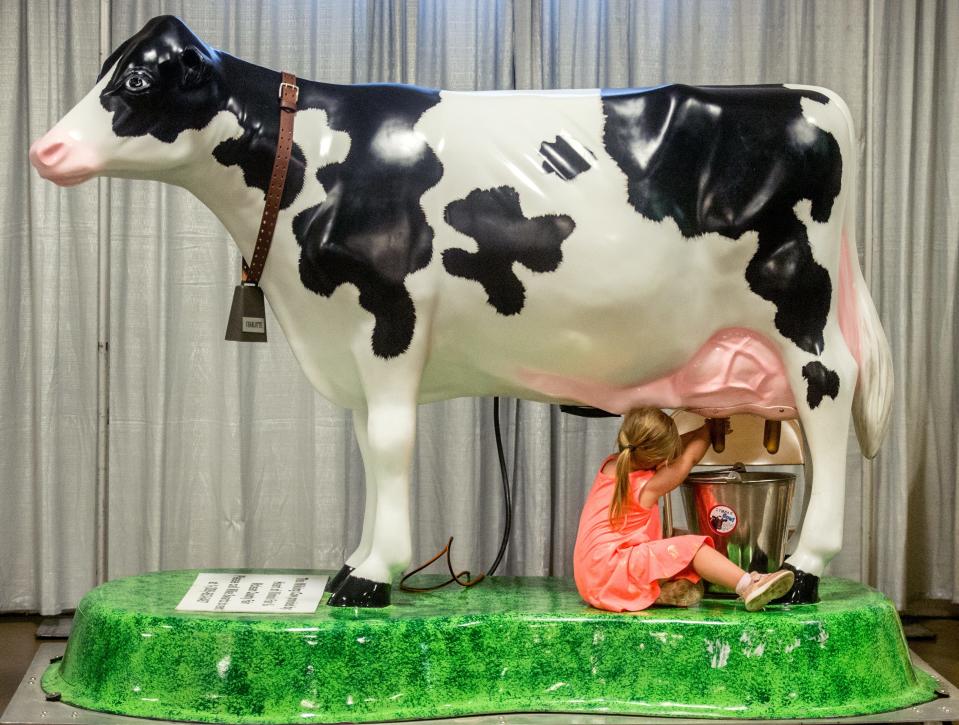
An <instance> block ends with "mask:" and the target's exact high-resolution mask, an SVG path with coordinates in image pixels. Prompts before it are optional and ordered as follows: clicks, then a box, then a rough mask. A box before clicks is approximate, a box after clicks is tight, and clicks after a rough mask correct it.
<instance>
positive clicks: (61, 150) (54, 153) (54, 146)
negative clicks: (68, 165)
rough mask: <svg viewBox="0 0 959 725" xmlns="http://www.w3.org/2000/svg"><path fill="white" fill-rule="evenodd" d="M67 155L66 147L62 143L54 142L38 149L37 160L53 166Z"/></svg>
mask: <svg viewBox="0 0 959 725" xmlns="http://www.w3.org/2000/svg"><path fill="white" fill-rule="evenodd" d="M65 153H66V147H65V145H64V144H63V142H62V141H54V142H53V143H51V144H48V145H46V146H43V147H41V148H39V149H37V158H38V159H39V160H40V161H41V162H43V163H44V164H46V165H47V166H52V165H53V164H55V163H57V162H58V161H59V160H60V159H62V158H63V156H64V154H65Z"/></svg>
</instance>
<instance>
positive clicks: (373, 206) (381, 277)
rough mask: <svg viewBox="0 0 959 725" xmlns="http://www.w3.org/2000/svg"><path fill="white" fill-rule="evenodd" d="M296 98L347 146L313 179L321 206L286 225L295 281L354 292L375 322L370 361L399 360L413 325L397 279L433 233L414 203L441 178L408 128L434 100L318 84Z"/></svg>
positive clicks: (409, 89) (404, 90) (399, 90)
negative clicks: (345, 137)
mask: <svg viewBox="0 0 959 725" xmlns="http://www.w3.org/2000/svg"><path fill="white" fill-rule="evenodd" d="M304 91H305V92H301V94H300V99H301V103H304V102H305V103H306V104H308V105H309V107H311V108H322V109H324V110H325V111H326V113H327V118H328V123H329V125H330V127H331V128H333V129H335V130H337V131H343V132H345V133H347V134H349V137H350V149H349V152H348V154H347V156H346V159H344V160H343V161H342V162H341V163H335V164H330V165H328V166H324V167H323V168H321V169H320V170H319V171H318V172H317V179H318V180H319V182H320V183H321V184H322V185H323V188H324V189H325V190H326V199H325V200H324V201H323V202H322V203H321V204H318V205H316V206H313V207H310V208H308V209H306V210H304V211H302V212H300V213H299V214H298V215H297V216H296V218H295V219H294V220H293V232H294V234H295V235H296V239H297V241H298V242H299V244H300V246H301V247H302V253H301V255H300V279H301V280H302V281H303V284H304V285H306V287H307V288H308V289H311V290H313V291H314V292H316V293H317V294H320V295H324V296H329V295H331V294H333V291H334V290H335V289H336V288H337V287H339V286H340V285H341V284H344V283H350V284H353V285H356V287H357V288H358V289H359V292H360V305H362V307H363V309H365V310H366V311H368V312H370V313H371V314H372V315H373V316H374V318H375V324H374V329H373V340H372V343H373V352H374V354H375V355H377V356H379V357H383V358H390V357H395V356H397V355H401V354H402V353H404V352H405V351H406V350H407V348H409V345H410V342H411V340H412V339H413V328H414V326H415V323H416V311H415V308H414V305H413V300H412V298H411V297H410V294H409V292H408V291H407V290H406V286H405V280H406V277H407V275H409V274H411V273H413V272H415V271H416V270H418V269H422V268H423V267H425V266H426V265H427V264H429V261H430V259H431V258H432V255H433V230H432V229H431V228H430V226H429V224H427V222H426V215H425V214H424V213H423V209H422V207H421V205H420V197H422V195H423V193H424V192H425V191H426V190H427V189H429V188H430V187H431V186H433V185H435V184H436V183H437V182H438V181H439V180H440V178H441V177H442V175H443V166H442V164H441V163H440V161H439V158H438V157H437V156H436V154H435V153H434V152H433V149H432V148H430V147H429V145H428V144H427V143H426V141H425V139H423V138H422V136H420V135H418V134H416V133H415V132H414V130H413V127H414V125H415V124H416V122H417V121H418V120H419V118H420V116H422V114H423V113H424V112H425V111H426V110H427V109H429V108H431V107H432V106H434V105H435V104H436V103H438V102H439V93H438V91H433V90H426V89H422V88H416V87H413V86H398V85H356V86H333V85H327V84H323V83H314V84H311V85H310V86H309V87H308V88H306V89H304Z"/></svg>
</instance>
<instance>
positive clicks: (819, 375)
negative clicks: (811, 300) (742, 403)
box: [778, 337, 858, 604]
mask: <svg viewBox="0 0 959 725" xmlns="http://www.w3.org/2000/svg"><path fill="white" fill-rule="evenodd" d="M830 342H831V343H832V344H830ZM829 349H831V350H832V351H833V354H832V355H829V356H828V357H827V356H825V355H824V356H822V358H820V360H813V361H809V359H808V358H807V359H806V362H805V363H802V362H799V361H793V362H791V363H789V369H790V379H791V382H792V387H793V391H794V393H795V396H796V402H797V405H798V408H799V418H800V421H801V422H802V426H803V433H804V434H805V436H806V445H807V448H808V450H809V458H810V460H809V461H807V464H806V486H807V487H808V490H809V497H808V504H807V507H806V511H805V514H804V515H803V520H802V523H801V530H800V534H799V541H798V544H797V546H796V549H795V551H794V552H793V553H792V555H790V557H789V560H788V561H787V566H789V567H790V568H791V569H793V570H794V571H795V572H796V582H795V584H794V585H793V588H792V589H791V590H790V591H789V592H788V593H787V594H786V596H785V597H783V598H781V599H779V600H778V601H780V602H787V603H792V604H807V603H812V602H816V601H818V600H819V578H820V577H821V576H822V573H823V570H824V569H825V568H826V565H827V564H828V563H829V562H830V561H831V560H832V558H833V557H834V556H835V555H836V554H838V553H839V550H840V549H841V548H842V540H843V516H844V512H845V502H846V451H847V447H848V446H847V443H848V440H849V421H850V418H851V414H852V399H853V393H854V389H855V386H856V377H857V374H858V369H857V367H856V363H855V361H854V360H853V358H852V356H851V355H850V354H849V353H848V351H847V348H846V346H845V344H844V343H843V342H842V341H841V339H838V340H837V339H836V338H835V337H834V338H833V339H832V340H831V341H827V350H829ZM797 365H799V366H801V367H797Z"/></svg>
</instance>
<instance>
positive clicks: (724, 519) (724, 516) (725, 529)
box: [709, 504, 739, 534]
mask: <svg viewBox="0 0 959 725" xmlns="http://www.w3.org/2000/svg"><path fill="white" fill-rule="evenodd" d="M738 522H739V518H738V517H737V516H736V512H735V511H733V510H732V509H731V508H730V507H729V506H726V505H725V504H719V505H718V506H713V507H712V508H711V509H710V510H709V528H711V529H712V530H713V531H715V532H716V533H717V534H731V533H732V532H733V529H735V528H736V524H737V523H738Z"/></svg>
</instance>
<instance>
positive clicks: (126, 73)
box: [30, 16, 230, 186]
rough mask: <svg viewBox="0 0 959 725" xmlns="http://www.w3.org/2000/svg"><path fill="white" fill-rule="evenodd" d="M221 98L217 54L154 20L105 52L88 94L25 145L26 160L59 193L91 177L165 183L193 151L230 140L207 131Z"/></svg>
mask: <svg viewBox="0 0 959 725" xmlns="http://www.w3.org/2000/svg"><path fill="white" fill-rule="evenodd" d="M225 96H226V93H225V92H224V91H223V82H222V73H221V69H220V56H219V54H218V53H217V51H216V50H214V49H212V48H210V47H209V46H207V45H206V44H205V43H203V42H202V41H201V40H200V39H199V38H197V37H196V36H195V35H194V34H193V33H192V32H191V31H190V29H189V28H187V27H186V25H184V24H183V23H182V22H181V21H180V20H178V19H177V18H174V17H172V16H163V17H158V18H154V19H153V20H151V21H150V22H148V23H147V24H146V25H145V26H144V27H143V29H142V30H141V31H140V32H139V33H137V34H136V35H134V36H133V37H131V38H130V39H129V40H127V41H126V42H125V43H123V44H122V45H121V46H120V47H119V48H117V49H116V50H115V51H114V52H113V54H112V55H111V56H110V57H109V58H108V59H107V60H106V62H105V63H104V64H103V68H102V69H101V71H100V75H99V77H98V79H97V84H96V86H95V87H94V88H93V90H92V91H90V93H88V94H87V96H86V97H85V98H84V99H83V100H81V101H80V103H78V104H77V105H76V106H75V107H74V108H73V109H72V110H71V111H70V112H69V113H68V114H67V115H66V116H64V117H63V119H62V120H61V121H60V122H59V123H57V125H56V126H54V127H53V128H52V129H51V130H50V131H49V132H47V133H46V134H45V135H44V136H43V137H42V138H40V139H38V140H37V141H36V142H35V143H34V144H33V146H32V147H31V148H30V161H31V162H32V163H33V165H34V166H35V167H36V169H37V171H38V172H39V173H40V175H41V176H42V177H44V178H45V179H49V180H50V181H53V182H55V183H57V184H60V185H61V186H73V185H75V184H79V183H82V182H84V181H86V180H88V179H90V178H91V177H93V176H98V175H107V176H128V177H136V178H161V179H166V180H171V181H173V180H175V179H173V178H171V177H173V176H174V175H175V174H174V173H173V172H174V170H176V169H178V168H179V167H182V166H183V165H184V164H185V163H186V162H187V161H188V160H190V159H191V158H196V152H197V150H198V147H208V146H209V147H210V148H212V146H214V145H215V143H217V142H218V141H220V140H223V137H224V136H229V135H230V134H229V132H227V131H226V129H218V128H216V126H217V124H211V121H212V120H213V119H214V118H215V117H216V116H217V114H218V113H219V112H220V111H221V110H223V109H224V108H225V106H226V105H227V102H226V100H225ZM214 137H216V138H214Z"/></svg>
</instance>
